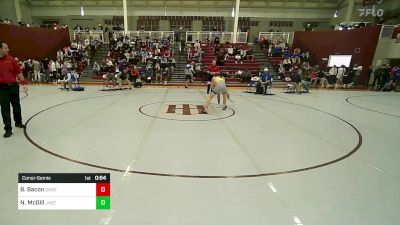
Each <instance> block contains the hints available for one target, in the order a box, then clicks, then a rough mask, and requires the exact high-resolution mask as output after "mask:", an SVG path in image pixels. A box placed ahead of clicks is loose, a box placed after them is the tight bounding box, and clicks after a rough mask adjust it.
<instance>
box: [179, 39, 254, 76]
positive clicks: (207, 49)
mask: <svg viewBox="0 0 400 225" xmlns="http://www.w3.org/2000/svg"><path fill="white" fill-rule="evenodd" d="M231 45H232V46H235V47H237V48H240V49H245V50H248V49H250V47H249V46H248V45H247V44H245V43H236V44H221V45H220V50H223V51H224V52H226V51H227V48H229V46H231ZM201 48H202V51H203V55H202V59H201V63H202V64H203V65H204V67H205V68H207V67H208V66H209V65H211V63H212V61H213V60H215V59H216V55H215V52H214V51H215V45H214V44H210V45H203V46H202V47H201ZM192 61H194V60H192V59H187V62H192ZM241 61H242V62H243V63H240V62H238V63H235V60H234V59H228V60H224V65H223V66H219V67H220V69H221V70H224V72H225V73H227V74H228V77H227V79H226V80H227V82H241V78H240V77H237V76H236V74H237V72H238V71H239V70H241V71H245V70H248V71H249V72H250V73H252V74H257V73H258V71H259V70H260V66H259V64H258V62H257V61H256V60H241ZM195 80H198V81H200V80H202V78H200V77H196V78H195Z"/></svg>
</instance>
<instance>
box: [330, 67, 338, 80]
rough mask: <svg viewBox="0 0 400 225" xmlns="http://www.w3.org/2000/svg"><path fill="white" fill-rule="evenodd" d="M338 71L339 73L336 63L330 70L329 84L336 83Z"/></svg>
mask: <svg viewBox="0 0 400 225" xmlns="http://www.w3.org/2000/svg"><path fill="white" fill-rule="evenodd" d="M337 73H338V69H337V67H336V65H334V66H333V67H332V68H331V69H330V70H329V77H328V84H333V83H336V82H335V79H336V75H337Z"/></svg>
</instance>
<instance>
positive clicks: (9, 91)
mask: <svg viewBox="0 0 400 225" xmlns="http://www.w3.org/2000/svg"><path fill="white" fill-rule="evenodd" d="M10 104H11V105H12V108H13V115H14V121H15V124H22V116H21V105H20V103H19V85H18V83H15V84H0V106H1V116H2V117H3V123H4V130H6V131H11V129H12V127H11V112H10Z"/></svg>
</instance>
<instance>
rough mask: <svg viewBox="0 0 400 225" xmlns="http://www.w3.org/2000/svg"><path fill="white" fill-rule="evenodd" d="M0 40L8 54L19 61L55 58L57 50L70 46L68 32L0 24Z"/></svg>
mask: <svg viewBox="0 0 400 225" xmlns="http://www.w3.org/2000/svg"><path fill="white" fill-rule="evenodd" d="M0 34H1V39H2V40H3V41H5V42H6V43H7V44H8V46H9V48H10V54H11V55H12V56H14V57H18V58H19V59H32V58H35V59H38V60H42V59H44V58H45V57H51V58H55V57H56V52H57V50H59V49H62V48H63V47H65V46H67V45H69V44H70V39H69V32H68V30H65V29H62V30H53V29H47V28H29V27H20V26H10V25H1V24H0Z"/></svg>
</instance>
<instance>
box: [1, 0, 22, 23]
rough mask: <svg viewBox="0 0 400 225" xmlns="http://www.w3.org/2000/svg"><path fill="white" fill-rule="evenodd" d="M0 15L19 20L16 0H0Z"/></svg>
mask: <svg viewBox="0 0 400 225" xmlns="http://www.w3.org/2000/svg"><path fill="white" fill-rule="evenodd" d="M0 16H1V18H2V19H3V20H4V19H6V18H9V19H11V20H12V21H13V22H18V21H17V15H16V11H15V4H14V1H10V0H0Z"/></svg>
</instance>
